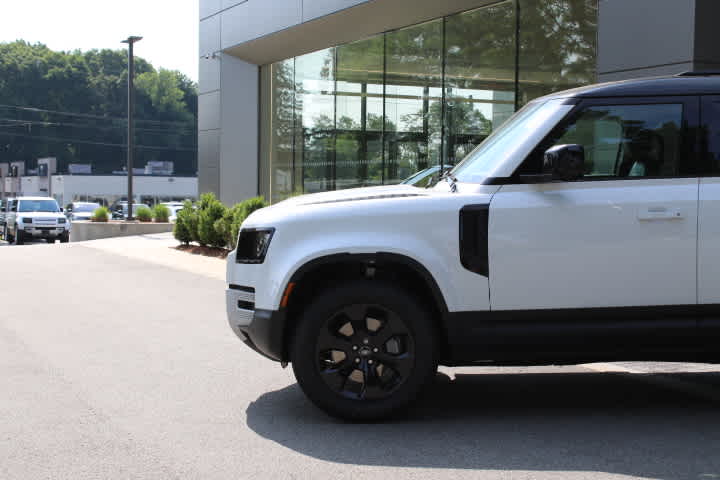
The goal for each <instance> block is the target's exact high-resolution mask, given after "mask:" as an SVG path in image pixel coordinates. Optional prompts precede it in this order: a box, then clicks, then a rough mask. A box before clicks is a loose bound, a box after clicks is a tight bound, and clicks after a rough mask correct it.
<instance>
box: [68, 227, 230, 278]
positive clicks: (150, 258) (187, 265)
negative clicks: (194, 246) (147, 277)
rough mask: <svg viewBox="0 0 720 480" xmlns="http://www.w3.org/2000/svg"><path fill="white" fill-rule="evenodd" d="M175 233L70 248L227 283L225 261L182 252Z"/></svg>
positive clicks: (117, 239) (104, 240) (141, 236)
mask: <svg viewBox="0 0 720 480" xmlns="http://www.w3.org/2000/svg"><path fill="white" fill-rule="evenodd" d="M177 245H178V242H177V240H175V239H174V238H173V236H172V233H157V234H152V235H138V236H134V237H116V238H104V239H101V240H90V241H87V242H77V243H69V244H67V246H68V247H70V248H93V249H96V250H102V251H104V252H108V253H113V254H116V255H121V256H124V257H128V258H136V259H140V260H144V261H146V262H151V263H155V264H158V265H163V266H166V267H170V268H176V269H179V270H184V271H188V272H192V273H196V274H199V275H204V276H207V277H210V278H215V279H219V280H225V260H222V259H219V258H212V257H205V256H203V255H193V254H191V253H187V252H181V251H179V250H176V249H175V248H174V247H176V246H177Z"/></svg>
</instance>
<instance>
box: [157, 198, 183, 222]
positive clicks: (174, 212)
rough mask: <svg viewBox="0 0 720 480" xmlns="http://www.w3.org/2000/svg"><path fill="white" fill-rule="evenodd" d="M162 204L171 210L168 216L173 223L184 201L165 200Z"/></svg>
mask: <svg viewBox="0 0 720 480" xmlns="http://www.w3.org/2000/svg"><path fill="white" fill-rule="evenodd" d="M160 205H165V206H166V207H167V208H168V210H170V216H169V217H168V221H169V222H171V223H175V222H176V221H177V212H178V211H180V210H182V208H183V203H182V202H164V203H161V204H160Z"/></svg>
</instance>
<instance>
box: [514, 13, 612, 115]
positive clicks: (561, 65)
mask: <svg viewBox="0 0 720 480" xmlns="http://www.w3.org/2000/svg"><path fill="white" fill-rule="evenodd" d="M519 4H520V61H519V77H520V85H519V86H518V91H519V95H520V98H519V100H520V104H525V103H526V102H528V101H530V100H532V99H533V98H537V97H540V96H542V95H546V94H548V93H551V92H555V91H558V90H564V89H567V88H572V87H576V86H580V85H587V84H590V83H593V82H595V79H596V64H595V58H596V51H597V12H598V6H597V0H545V1H542V2H538V1H537V0H520V2H519Z"/></svg>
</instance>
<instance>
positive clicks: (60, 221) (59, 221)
mask: <svg viewBox="0 0 720 480" xmlns="http://www.w3.org/2000/svg"><path fill="white" fill-rule="evenodd" d="M66 221H67V220H65V219H64V218H58V223H65V222H66Z"/></svg>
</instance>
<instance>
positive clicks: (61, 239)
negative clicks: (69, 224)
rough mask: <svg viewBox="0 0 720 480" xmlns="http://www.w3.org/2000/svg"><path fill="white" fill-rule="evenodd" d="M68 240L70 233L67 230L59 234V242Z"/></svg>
mask: <svg viewBox="0 0 720 480" xmlns="http://www.w3.org/2000/svg"><path fill="white" fill-rule="evenodd" d="M69 241H70V234H69V233H68V232H65V233H63V234H62V235H60V243H68V242H69Z"/></svg>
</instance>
